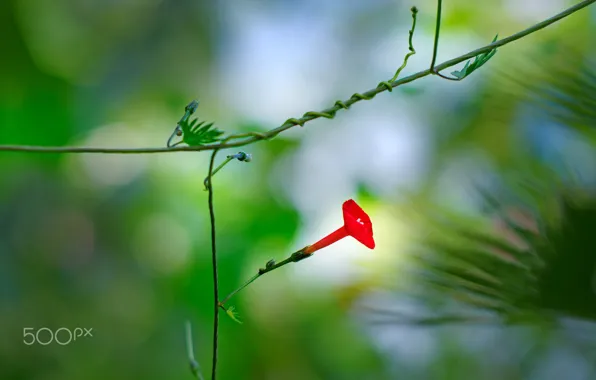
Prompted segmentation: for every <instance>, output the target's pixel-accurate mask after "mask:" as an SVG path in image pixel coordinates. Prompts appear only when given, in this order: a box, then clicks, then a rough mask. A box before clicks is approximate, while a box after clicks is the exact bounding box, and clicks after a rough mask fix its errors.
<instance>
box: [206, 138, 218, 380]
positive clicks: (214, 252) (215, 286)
mask: <svg viewBox="0 0 596 380" xmlns="http://www.w3.org/2000/svg"><path fill="white" fill-rule="evenodd" d="M218 151H219V149H215V150H214V151H213V153H212V154H211V160H210V161H209V175H208V176H207V179H206V181H205V183H206V186H207V190H208V191H209V200H208V203H209V219H210V222H211V265H212V268H213V299H214V305H215V306H214V312H213V362H212V366H211V380H215V376H216V373H217V338H218V330H219V281H218V278H217V249H216V244H215V237H216V236H215V210H214V208H213V184H212V177H213V174H214V171H213V164H214V162H215V156H216V155H217V152H218Z"/></svg>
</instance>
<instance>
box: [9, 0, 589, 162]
mask: <svg viewBox="0 0 596 380" xmlns="http://www.w3.org/2000/svg"><path fill="white" fill-rule="evenodd" d="M594 2H596V0H584V1H582V2H580V3H578V4H576V5H574V6H572V7H569V8H567V9H566V10H564V11H563V12H561V13H559V14H557V15H554V16H552V17H550V18H548V19H546V20H544V21H542V22H539V23H537V24H535V25H533V26H531V27H529V28H527V29H525V30H522V31H520V32H518V33H515V34H513V35H511V36H509V37H505V38H503V39H500V40H498V41H495V42H493V43H491V44H488V45H486V46H483V47H481V48H479V49H476V50H472V51H470V52H469V53H466V54H463V55H461V56H459V57H456V58H453V59H450V60H448V61H445V62H443V63H441V64H439V65H436V66H434V62H433V66H434V70H432V69H430V68H429V69H426V70H423V71H419V72H417V73H415V74H412V75H409V76H407V77H403V78H401V79H397V80H394V81H391V82H390V83H389V84H390V86H389V87H391V88H395V87H398V86H401V85H403V84H406V83H410V82H413V81H415V80H417V79H420V78H423V77H425V76H428V75H431V74H433V73H436V72H439V71H442V70H444V69H447V68H449V67H451V66H454V65H457V64H458V63H461V62H464V61H466V60H468V59H471V58H474V57H476V56H477V55H480V54H483V53H487V52H490V51H491V50H493V49H496V48H498V47H500V46H504V45H507V44H509V43H511V42H514V41H517V40H519V39H521V38H523V37H525V36H527V35H529V34H532V33H534V32H537V31H539V30H541V29H544V28H546V27H547V26H549V25H551V24H553V23H555V22H557V21H559V20H562V19H564V18H565V17H567V16H569V15H571V14H573V13H575V12H577V11H579V10H581V9H583V8H585V7H587V6H588V5H591V4H593V3H594ZM439 4H440V1H439ZM435 39H436V40H438V32H435ZM436 42H438V41H436ZM436 42H435V49H436V48H437V43H436ZM433 55H434V59H436V54H433ZM450 79H451V78H450ZM386 90H388V86H385V85H380V86H377V87H376V88H374V89H371V90H368V91H366V92H364V93H363V94H354V95H353V96H352V97H350V98H349V99H348V100H346V101H343V102H342V101H338V102H336V103H335V105H334V106H333V107H330V108H327V109H325V110H323V111H320V112H312V111H311V112H307V113H305V114H304V115H303V116H302V117H301V118H299V119H288V120H287V121H286V122H284V123H283V124H282V125H280V126H279V127H277V128H274V129H271V130H270V131H268V132H265V133H256V132H251V133H242V134H236V135H230V136H228V138H226V140H227V141H229V142H221V143H216V144H209V145H202V146H176V147H173V148H95V147H69V146H64V147H45V146H27V145H0V151H5V152H37V153H106V154H110V153H111V154H141V153H169V152H184V151H204V150H215V149H225V148H233V147H240V146H244V145H248V144H252V143H254V142H257V141H260V140H266V139H270V138H273V137H275V136H277V135H278V134H280V133H281V132H283V131H285V130H288V129H290V128H292V127H294V126H296V125H300V126H304V124H306V123H308V122H310V121H312V120H315V119H318V118H320V117H326V118H333V117H334V116H335V114H336V113H337V111H339V110H341V109H347V108H349V107H350V106H351V105H353V104H355V103H357V102H359V101H361V100H369V99H372V98H373V97H375V96H376V95H377V94H379V93H381V92H384V91H386ZM231 140H236V141H231Z"/></svg>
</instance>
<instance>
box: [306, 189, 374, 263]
mask: <svg viewBox="0 0 596 380" xmlns="http://www.w3.org/2000/svg"><path fill="white" fill-rule="evenodd" d="M342 210H343V215H344V225H343V226H342V227H340V228H338V229H337V230H335V231H333V232H332V233H330V234H329V235H327V236H325V237H324V238H322V239H321V240H319V241H318V242H316V243H314V244H313V245H309V246H308V247H306V248H305V249H304V250H303V252H304V253H305V254H311V253H313V252H315V251H318V250H319V249H321V248H325V247H327V246H328V245H331V244H333V243H335V242H336V241H338V240H341V239H343V238H345V237H346V236H352V237H353V238H354V239H356V240H358V241H359V242H360V243H362V244H364V245H365V246H366V247H368V248H370V249H373V248H375V240H374V239H373V230H372V222H371V221H370V218H369V216H368V215H367V214H366V213H365V212H364V210H362V208H360V206H358V204H356V202H354V200H353V199H349V200H347V201H345V202H344V204H343V206H342Z"/></svg>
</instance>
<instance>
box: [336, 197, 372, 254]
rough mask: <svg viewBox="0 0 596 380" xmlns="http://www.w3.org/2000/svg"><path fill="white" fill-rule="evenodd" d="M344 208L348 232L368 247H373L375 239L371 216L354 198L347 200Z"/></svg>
mask: <svg viewBox="0 0 596 380" xmlns="http://www.w3.org/2000/svg"><path fill="white" fill-rule="evenodd" d="M342 208H343V214H344V226H345V228H346V230H347V231H348V233H349V234H350V235H351V236H352V237H354V238H355V239H356V240H358V241H359V242H360V243H362V244H364V245H365V246H366V247H368V248H370V249H373V248H374V247H375V241H374V239H373V229H372V222H371V220H370V217H369V216H368V215H367V214H366V213H365V212H364V210H362V208H361V207H360V206H358V204H357V203H356V202H354V200H353V199H349V200H347V201H345V202H344V204H343V207H342Z"/></svg>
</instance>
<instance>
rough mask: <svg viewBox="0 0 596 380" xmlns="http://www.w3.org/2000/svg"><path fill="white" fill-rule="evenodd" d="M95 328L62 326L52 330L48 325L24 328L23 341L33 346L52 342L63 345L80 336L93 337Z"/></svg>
mask: <svg viewBox="0 0 596 380" xmlns="http://www.w3.org/2000/svg"><path fill="white" fill-rule="evenodd" d="M92 337H93V328H85V327H82V328H81V327H77V328H75V329H72V330H71V329H69V328H66V327H60V328H59V329H56V330H51V329H49V328H47V327H42V328H40V329H37V330H36V329H35V328H34V327H24V328H23V343H25V344H26V345H28V346H31V345H33V344H35V343H38V344H41V345H42V346H47V345H48V344H50V343H52V342H56V343H58V344H59V345H61V346H66V345H67V344H69V343H71V342H75V341H76V340H77V339H80V338H92Z"/></svg>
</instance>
